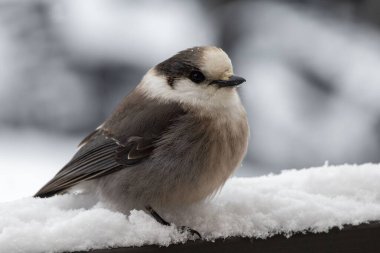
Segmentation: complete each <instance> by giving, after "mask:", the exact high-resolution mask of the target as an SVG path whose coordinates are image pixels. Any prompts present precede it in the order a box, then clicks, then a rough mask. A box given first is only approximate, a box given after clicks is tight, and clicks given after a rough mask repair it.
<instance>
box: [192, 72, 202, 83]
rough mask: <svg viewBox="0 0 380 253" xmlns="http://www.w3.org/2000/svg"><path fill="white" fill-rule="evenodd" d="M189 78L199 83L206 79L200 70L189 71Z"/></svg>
mask: <svg viewBox="0 0 380 253" xmlns="http://www.w3.org/2000/svg"><path fill="white" fill-rule="evenodd" d="M189 78H190V80H191V81H193V82H194V83H201V82H203V81H204V80H205V79H206V78H205V76H204V75H203V74H202V72H200V71H191V73H190V76H189Z"/></svg>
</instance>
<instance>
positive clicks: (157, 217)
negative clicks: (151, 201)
mask: <svg viewBox="0 0 380 253" xmlns="http://www.w3.org/2000/svg"><path fill="white" fill-rule="evenodd" d="M145 209H146V210H147V211H148V212H149V213H150V215H152V216H153V218H154V219H155V220H156V221H157V222H159V223H161V224H162V225H164V226H170V223H169V222H167V221H166V220H164V219H163V218H162V217H161V216H160V215H159V214H158V213H157V212H156V211H154V209H153V208H152V207H151V206H146V207H145Z"/></svg>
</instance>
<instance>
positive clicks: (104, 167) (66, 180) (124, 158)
mask: <svg viewBox="0 0 380 253" xmlns="http://www.w3.org/2000/svg"><path fill="white" fill-rule="evenodd" d="M91 136H92V137H91V138H90V139H88V140H87V141H86V143H84V144H83V146H82V148H81V149H80V150H79V151H78V153H77V154H76V155H75V156H74V157H73V159H72V160H71V161H70V162H69V163H68V164H67V165H66V166H65V167H63V169H61V170H60V171H59V172H58V173H57V175H55V177H54V178H53V179H52V180H50V181H49V182H48V183H47V184H46V185H45V186H44V187H42V188H41V190H39V191H38V192H37V193H36V194H35V197H50V196H53V195H55V194H57V193H61V192H64V191H66V190H67V189H69V188H70V187H72V186H75V185H77V184H79V183H81V182H84V181H88V180H92V179H95V178H97V177H101V176H105V175H107V174H110V173H113V172H115V171H117V170H121V169H123V168H126V167H128V166H133V165H135V164H137V163H139V162H142V161H143V160H144V159H146V158H147V157H149V156H150V154H151V153H152V152H153V149H154V146H153V144H152V143H153V140H152V139H144V138H142V137H138V136H133V137H131V138H130V139H129V140H128V142H127V144H126V145H122V144H120V143H119V142H118V141H117V140H115V139H114V138H110V137H108V136H107V134H106V133H105V132H103V131H102V130H97V131H96V133H95V134H94V133H93V134H91Z"/></svg>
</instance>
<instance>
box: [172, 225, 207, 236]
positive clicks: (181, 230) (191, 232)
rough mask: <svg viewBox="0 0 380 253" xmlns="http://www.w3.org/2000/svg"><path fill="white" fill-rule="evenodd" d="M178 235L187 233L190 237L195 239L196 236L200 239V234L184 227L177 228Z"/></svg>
mask: <svg viewBox="0 0 380 253" xmlns="http://www.w3.org/2000/svg"><path fill="white" fill-rule="evenodd" d="M177 229H178V231H179V232H180V233H185V232H188V233H189V234H190V235H191V236H193V237H195V236H198V238H199V239H202V236H201V234H200V233H199V232H198V231H197V230H194V229H192V228H189V227H186V226H180V227H178V228H177Z"/></svg>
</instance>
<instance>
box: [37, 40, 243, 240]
mask: <svg viewBox="0 0 380 253" xmlns="http://www.w3.org/2000/svg"><path fill="white" fill-rule="evenodd" d="M243 82H245V79H243V78H241V77H238V76H235V75H234V74H233V69H232V64H231V60H230V58H229V57H228V56H227V54H226V53H225V52H224V51H223V50H222V49H220V48H217V47H212V46H205V47H194V48H190V49H187V50H184V51H181V52H179V53H177V54H176V55H174V56H172V57H171V58H169V59H167V60H165V61H163V62H162V63H160V64H158V65H156V66H155V67H153V68H152V69H150V70H149V71H148V72H147V73H146V75H145V76H144V77H143V79H142V80H141V82H140V83H139V84H138V85H137V87H136V88H135V89H134V90H133V91H132V92H131V93H130V94H129V95H128V96H126V97H125V98H124V100H123V101H122V102H121V103H120V105H119V106H118V107H117V108H116V110H115V111H114V112H113V113H112V114H111V116H110V117H109V118H108V119H107V120H106V121H105V122H104V123H103V124H102V125H101V126H99V127H98V128H97V129H96V130H95V131H94V132H92V133H91V134H90V135H88V136H87V137H86V138H85V139H84V140H83V141H82V142H81V144H80V147H79V150H78V152H77V153H76V154H75V155H74V157H73V158H72V160H71V161H70V162H69V163H68V164H67V165H66V166H65V167H64V168H63V169H61V170H60V171H59V172H58V173H57V174H56V175H55V177H54V178H53V179H51V180H50V181H49V182H48V183H47V184H46V185H45V186H44V187H42V189H41V190H39V191H38V192H37V193H36V195H35V197H41V198H45V197H50V196H53V195H55V194H62V193H65V192H68V191H71V190H73V189H77V188H83V189H87V190H89V191H93V192H94V193H96V194H97V195H98V196H99V198H100V199H102V200H103V201H105V202H106V203H109V204H110V205H111V206H113V207H114V208H115V209H117V210H119V211H121V212H128V211H129V210H131V209H145V210H146V211H148V212H149V213H150V214H151V215H152V216H153V217H154V218H155V219H156V220H157V221H158V222H160V223H161V224H164V225H169V223H168V222H166V221H165V220H164V219H163V218H162V217H161V216H160V215H159V214H158V213H157V212H156V210H159V209H161V208H164V209H168V208H169V209H170V208H176V207H179V206H181V207H183V206H187V205H190V204H192V203H195V202H199V201H202V200H205V199H206V198H207V197H208V196H210V195H212V194H213V193H215V192H216V191H217V190H218V189H220V188H221V187H222V186H223V184H224V183H225V181H226V180H227V179H228V178H229V177H230V176H231V175H232V173H233V172H234V170H235V169H236V168H237V167H238V166H239V165H240V163H241V161H242V159H243V157H244V155H245V153H246V150H247V145H248V135H249V127H248V122H247V116H246V112H245V110H244V108H243V106H242V104H241V102H240V98H239V95H238V93H237V91H236V87H237V86H238V85H240V84H241V83H243ZM185 229H188V230H190V232H192V233H195V234H198V233H197V232H196V231H194V230H191V229H190V228H185ZM198 235H199V234H198Z"/></svg>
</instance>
